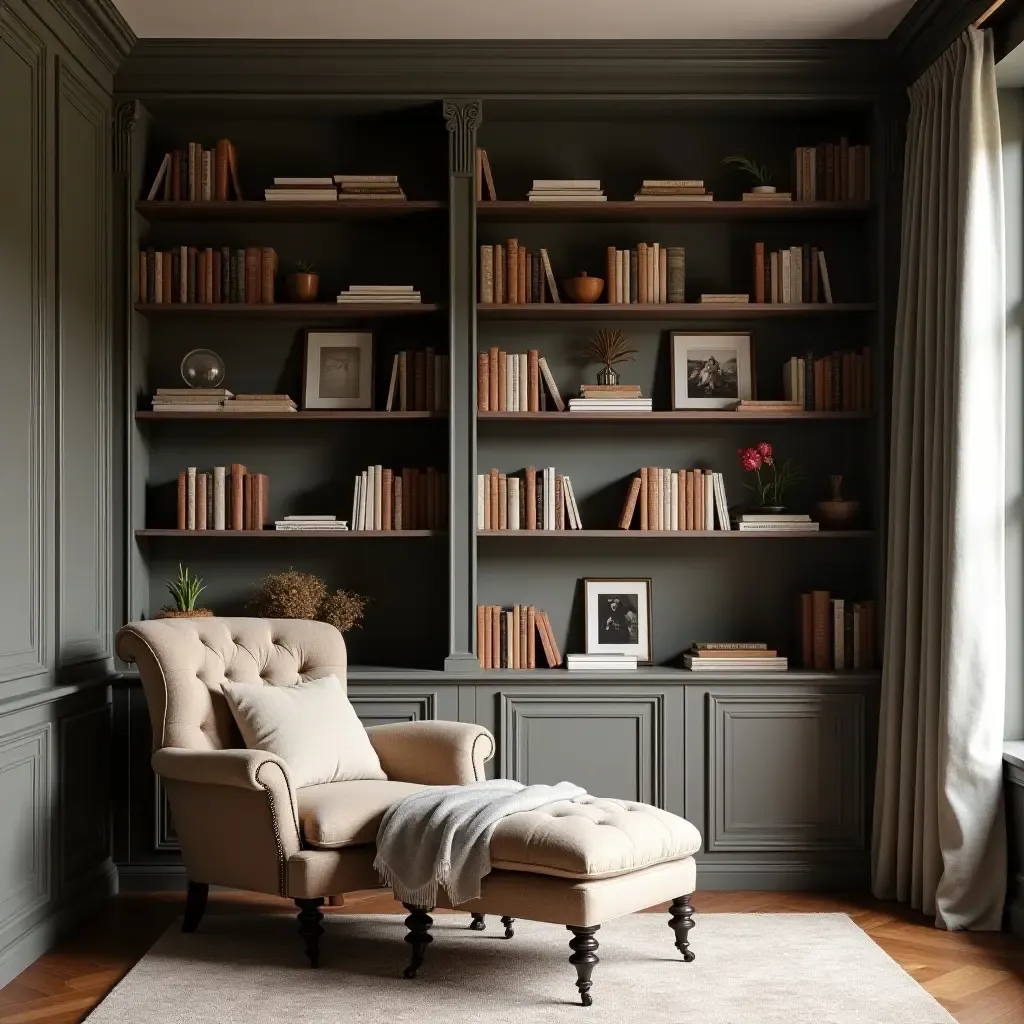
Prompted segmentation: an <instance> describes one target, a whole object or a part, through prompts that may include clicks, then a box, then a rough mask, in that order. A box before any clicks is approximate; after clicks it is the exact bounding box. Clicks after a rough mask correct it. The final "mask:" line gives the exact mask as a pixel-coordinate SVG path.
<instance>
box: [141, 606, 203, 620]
mask: <svg viewBox="0 0 1024 1024" xmlns="http://www.w3.org/2000/svg"><path fill="white" fill-rule="evenodd" d="M212 615H213V611H212V610H211V609H209V608H196V609H194V610H193V611H190V612H182V611H178V609H177V608H161V609H160V611H158V612H156V613H155V614H154V615H153V618H154V619H206V618H209V617H210V616H212Z"/></svg>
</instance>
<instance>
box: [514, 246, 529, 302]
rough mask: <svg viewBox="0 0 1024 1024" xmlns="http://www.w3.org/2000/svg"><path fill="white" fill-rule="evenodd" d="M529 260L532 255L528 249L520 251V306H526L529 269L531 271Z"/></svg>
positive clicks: (518, 265)
mask: <svg viewBox="0 0 1024 1024" xmlns="http://www.w3.org/2000/svg"><path fill="white" fill-rule="evenodd" d="M529 258H530V254H529V252H528V251H527V250H526V249H520V250H519V261H518V263H517V264H516V266H517V269H518V271H519V303H520V305H525V304H526V288H527V280H528V276H527V275H528V269H529Z"/></svg>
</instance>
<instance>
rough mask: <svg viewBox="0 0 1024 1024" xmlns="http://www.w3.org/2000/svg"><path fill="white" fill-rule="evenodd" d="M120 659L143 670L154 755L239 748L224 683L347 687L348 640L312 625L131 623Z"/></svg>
mask: <svg viewBox="0 0 1024 1024" xmlns="http://www.w3.org/2000/svg"><path fill="white" fill-rule="evenodd" d="M116 648H117V654H118V657H119V658H121V659H122V660H123V661H126V662H134V663H135V664H136V665H137V666H138V669H139V675H140V677H141V679H142V687H143V689H144V690H145V693H146V705H147V706H148V708H149V718H150V722H151V723H152V726H153V749H154V750H159V749H160V748H161V747H185V748H187V749H190V750H222V749H225V748H230V747H241V746H243V745H244V744H243V743H242V740H241V737H240V735H239V734H238V730H237V728H236V726H235V723H234V719H233V718H232V717H231V711H230V709H229V708H228V704H227V701H226V700H225V698H224V694H223V692H222V691H221V683H223V682H233V683H252V684H253V686H262V685H269V686H294V685H295V683H297V682H299V680H301V679H318V678H320V677H321V676H326V675H336V676H337V677H338V678H339V679H340V680H341V684H342V686H344V685H345V672H346V656H345V641H344V640H343V639H342V636H341V634H340V633H339V632H338V631H337V630H336V629H335V628H334V627H333V626H330V625H328V624H327V623H325V622H311V621H309V620H307V619H244V618H225V619H219V618H196V619H152V620H150V621H147V622H129V623H128V625H126V626H122V627H121V629H120V630H119V631H118V634H117V639H116Z"/></svg>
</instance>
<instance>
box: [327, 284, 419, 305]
mask: <svg viewBox="0 0 1024 1024" xmlns="http://www.w3.org/2000/svg"><path fill="white" fill-rule="evenodd" d="M422 301H423V296H422V295H420V293H419V292H418V291H417V290H416V288H415V287H414V286H413V285H411V284H350V285H349V286H348V288H343V289H342V291H341V292H340V293H339V295H338V302H341V303H346V302H348V303H353V304H356V305H359V304H361V303H377V304H385V305H396V306H401V305H407V304H409V303H421V302H422Z"/></svg>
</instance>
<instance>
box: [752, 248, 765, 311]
mask: <svg viewBox="0 0 1024 1024" xmlns="http://www.w3.org/2000/svg"><path fill="white" fill-rule="evenodd" d="M754 301H755V302H764V242H755V243H754Z"/></svg>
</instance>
